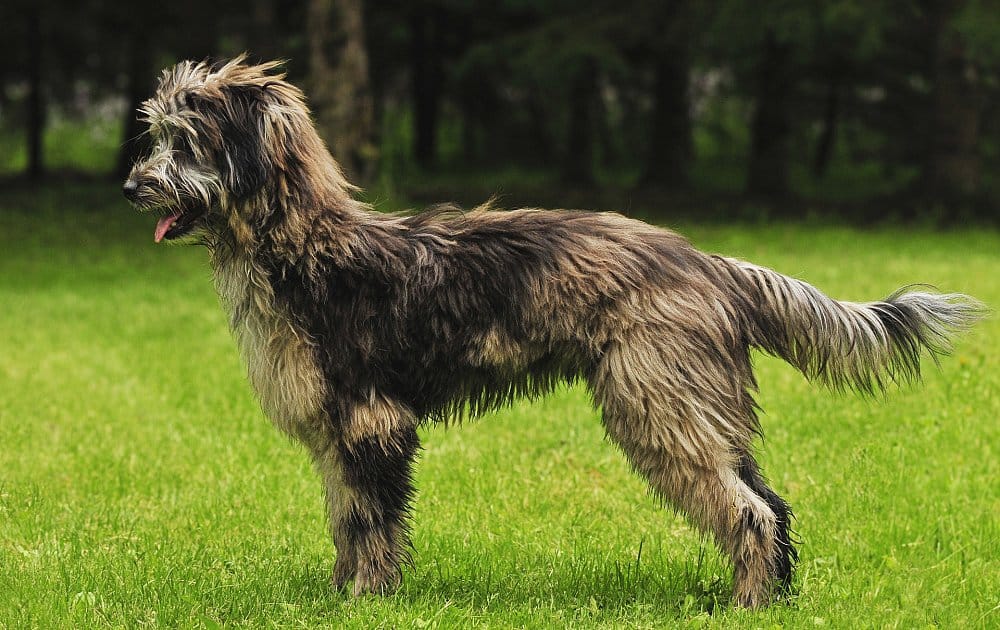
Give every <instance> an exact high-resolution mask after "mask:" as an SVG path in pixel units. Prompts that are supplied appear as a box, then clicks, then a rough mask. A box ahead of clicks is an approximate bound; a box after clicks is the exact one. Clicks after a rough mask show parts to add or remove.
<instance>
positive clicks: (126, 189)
mask: <svg viewBox="0 0 1000 630" xmlns="http://www.w3.org/2000/svg"><path fill="white" fill-rule="evenodd" d="M138 190H139V182H137V181H135V180H134V179H127V180H125V184H124V185H123V186H122V194H124V195H125V198H126V199H128V200H129V201H135V199H136V197H138V196H139V195H138Z"/></svg>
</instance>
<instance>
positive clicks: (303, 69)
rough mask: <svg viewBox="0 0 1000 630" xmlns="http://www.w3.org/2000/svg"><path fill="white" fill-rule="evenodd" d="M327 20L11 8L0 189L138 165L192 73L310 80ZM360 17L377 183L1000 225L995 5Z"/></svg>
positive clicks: (785, 2)
mask: <svg viewBox="0 0 1000 630" xmlns="http://www.w3.org/2000/svg"><path fill="white" fill-rule="evenodd" d="M316 1H319V0H293V1H290V2H281V3H279V2H277V0H248V1H247V2H243V3H239V4H238V3H236V2H235V1H233V0H222V1H220V2H215V3H203V2H201V3H199V2H194V0H173V1H172V2H169V3H141V4H138V5H137V4H135V3H126V2H124V1H123V0H80V1H78V2H68V0H64V1H62V2H50V3H41V4H39V3H36V2H34V1H33V0H8V2H5V3H3V5H2V6H0V24H3V25H4V26H3V29H4V37H2V38H0V50H2V51H3V53H4V55H5V58H6V61H7V63H5V64H4V67H3V68H2V69H0V88H2V89H0V147H2V149H3V155H2V156H0V171H3V172H5V173H8V174H14V173H17V172H20V171H27V170H30V169H29V162H30V161H31V159H32V157H31V154H30V151H29V150H28V149H27V148H26V147H29V146H30V143H29V142H25V137H28V138H30V137H32V136H33V135H35V136H40V137H43V138H44V142H42V143H41V150H40V153H41V155H40V157H38V160H40V162H41V166H43V167H44V168H45V169H46V170H48V171H49V172H50V173H51V172H55V173H63V174H65V173H66V172H67V171H71V170H75V171H82V172H89V173H99V172H111V171H114V170H115V169H116V168H117V170H119V171H120V170H122V168H127V165H128V162H129V160H131V159H134V155H133V154H129V153H128V147H130V146H131V144H130V143H128V142H126V141H127V140H128V139H129V138H130V137H131V136H134V135H136V134H137V133H138V132H139V131H140V130H138V129H136V128H135V126H134V125H132V126H129V125H128V124H127V123H126V121H127V120H130V119H131V118H132V110H133V109H134V107H135V105H136V104H137V99H139V98H140V97H141V96H142V95H148V94H149V93H150V91H151V90H152V87H153V86H154V84H155V78H156V76H157V73H158V69H159V68H162V67H164V66H166V65H169V64H170V63H172V62H174V61H176V60H178V59H180V58H205V57H218V56H230V55H233V54H236V53H238V52H240V51H243V50H249V51H250V52H251V54H252V55H254V56H256V57H258V58H261V57H268V58H269V57H282V58H286V59H288V60H289V61H288V65H287V68H288V71H289V74H290V78H291V79H292V80H293V81H296V82H299V83H301V84H308V80H309V77H310V72H311V68H310V67H309V63H310V57H309V51H308V46H307V32H308V31H309V28H311V26H310V24H308V19H307V17H306V16H307V15H308V5H309V3H310V2H316ZM32 16H35V18H37V20H38V22H37V23H38V24H39V25H40V29H39V31H38V36H37V37H35V38H34V39H33V37H32V24H33V22H32V21H31V20H32V19H33V18H32ZM364 21H365V28H364V30H365V32H364V37H365V41H366V50H367V55H368V67H369V69H370V71H369V74H370V77H369V81H370V89H371V92H372V94H373V96H374V107H375V115H376V119H377V120H379V121H380V122H379V124H378V125H376V130H375V131H374V137H373V138H372V141H373V142H374V143H375V144H376V145H377V146H378V147H379V150H378V151H377V152H372V158H373V159H374V158H375V156H376V155H377V160H378V163H377V169H376V170H375V172H376V175H375V176H374V177H375V178H376V179H377V180H378V182H379V185H380V186H381V187H382V188H386V187H387V186H411V185H412V186H415V187H416V188H417V189H419V186H420V183H421V181H424V180H427V179H433V177H432V176H433V175H434V173H435V172H438V173H440V172H442V171H450V172H452V173H454V174H457V175H458V176H460V177H465V178H466V180H469V179H470V178H471V179H475V178H476V177H477V176H479V175H481V174H482V173H485V172H489V171H494V172H507V173H510V172H512V169H513V170H514V171H517V172H521V173H524V174H525V177H524V178H521V179H522V180H531V181H534V180H535V179H538V178H541V179H542V180H543V181H547V182H549V183H550V184H553V185H556V184H557V185H561V186H565V185H567V184H568V185H570V186H576V187H586V186H591V185H593V184H600V185H602V186H612V187H617V188H619V189H629V188H634V187H637V186H638V187H643V188H645V187H650V186H654V187H660V188H664V189H666V190H668V191H681V190H687V191H694V192H695V193H696V194H697V195H699V196H703V195H733V194H740V193H743V192H744V191H746V190H750V191H751V192H753V191H758V192H762V193H764V194H767V195H769V196H773V197H777V198H785V197H788V196H789V195H791V196H793V197H794V196H798V197H805V198H811V199H817V200H826V201H836V202H840V201H865V200H870V199H878V198H884V197H885V196H886V195H899V194H903V195H908V197H907V198H908V199H916V200H927V201H928V203H929V204H938V203H939V201H941V200H947V201H948V202H949V203H951V202H953V201H955V200H959V201H960V202H961V203H960V204H958V205H964V206H965V207H972V208H975V210H974V212H975V213H978V214H980V215H987V216H990V217H994V216H996V215H997V212H996V200H997V198H998V196H1000V183H998V181H997V178H996V176H995V175H994V173H996V172H997V170H998V169H997V166H1000V126H998V124H997V122H996V121H997V120H998V117H997V115H996V114H997V112H998V103H1000V99H998V95H1000V3H998V1H997V0H873V1H864V0H826V1H821V0H806V1H802V2H793V1H791V0H755V1H753V2H735V1H732V0H707V1H705V2H695V1H694V0H675V1H672V2H654V1H652V0H650V1H638V0H636V1H631V2H629V1H616V2H612V1H610V0H588V1H586V2H569V1H568V0H540V1H537V2H536V1H532V2H529V1H527V0H502V1H498V2H491V3H485V2H476V1H473V0H417V1H413V2H409V1H407V2H403V1H402V0H385V1H383V2H366V3H364ZM313 26H314V25H313ZM33 60H34V61H35V62H37V64H36V65H37V68H38V72H37V73H35V75H33V73H32V68H33V67H36V66H33ZM677 77H680V79H679V80H678V79H677ZM671 81H673V82H672V83H671ZM34 86H37V94H38V95H39V96H40V97H41V98H40V99H37V100H32V98H31V95H32V94H33V89H34ZM32 107H34V108H36V109H39V110H41V115H39V112H35V114H34V115H33V114H32V112H31V109H32ZM320 113H322V112H320ZM119 151H120V152H121V155H120V156H119V155H117V154H118V152H119ZM116 164H117V166H116ZM477 174H478V175H477ZM760 178H763V180H761V179H760ZM439 179H440V178H439ZM764 180H766V181H764ZM519 181H520V180H519ZM517 184H518V182H513V183H512V184H511V185H515V186H516V185H517ZM417 196H419V194H417Z"/></svg>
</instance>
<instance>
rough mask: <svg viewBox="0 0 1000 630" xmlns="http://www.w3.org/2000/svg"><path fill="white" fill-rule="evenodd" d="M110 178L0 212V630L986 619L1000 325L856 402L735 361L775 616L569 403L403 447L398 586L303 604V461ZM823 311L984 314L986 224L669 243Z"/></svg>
mask: <svg viewBox="0 0 1000 630" xmlns="http://www.w3.org/2000/svg"><path fill="white" fill-rule="evenodd" d="M114 188H115V187H114V186H113V185H110V184H109V185H108V187H107V191H102V190H95V189H93V188H71V189H68V190H48V191H45V192H42V193H38V194H28V193H21V194H18V195H13V194H8V195H6V196H4V197H3V198H0V252H2V254H0V305H2V308H0V330H2V331H3V335H2V336H0V626H6V627H10V628H22V627H32V626H34V627H92V626H95V625H97V626H106V625H108V626H128V627H134V626H141V625H153V626H184V627H216V626H220V625H221V626H230V625H232V626H250V627H260V626H285V625H294V626H300V625H301V626H313V625H328V626H340V625H344V626H347V627H357V628H371V627H400V628H406V627H431V626H441V627H470V626H493V627H507V626H522V627H538V626H553V627H564V626H577V627H592V626H597V627H601V626H603V627H622V626H625V627H650V626H668V627H670V626H683V627H725V628H728V627H746V628H758V627H760V628H772V627H801V626H810V627H811V626H816V625H827V626H831V627H845V628H846V627H851V628H854V627H900V628H914V627H928V626H939V627H945V628H950V627H971V628H975V627H987V626H993V627H996V626H997V625H998V624H1000V578H998V576H1000V525H998V515H1000V483H998V481H997V479H998V478H1000V465H998V456H1000V453H998V446H997V445H998V444H1000V429H998V422H997V418H998V417H1000V358H998V357H1000V335H998V332H1000V322H998V321H997V320H996V319H994V320H990V321H987V322H985V323H983V324H982V325H981V326H980V327H979V328H977V329H976V330H975V331H974V332H973V333H971V334H970V335H968V336H967V337H966V338H964V339H963V340H962V341H961V343H960V345H959V346H958V349H957V352H956V354H955V356H954V357H951V358H948V359H945V360H944V361H943V362H942V366H941V368H940V369H937V368H935V367H934V366H933V364H931V363H929V362H928V364H927V365H926V368H927V369H926V383H925V384H924V385H923V386H922V387H919V388H913V389H907V390H905V391H901V392H896V391H894V392H891V393H890V394H889V395H888V396H886V397H885V399H879V400H874V401H866V400H862V399H859V398H856V397H852V396H837V395H833V394H830V393H828V392H825V391H823V390H822V389H820V388H819V387H814V386H810V385H809V384H807V383H805V382H804V381H803V379H802V378H801V377H800V376H799V375H798V374H797V373H796V372H794V371H793V370H792V369H791V368H789V367H788V366H786V365H784V364H782V363H779V362H777V361H775V360H772V359H768V358H763V357H762V358H760V360H759V361H758V365H759V375H760V382H761V394H760V402H761V404H762V405H763V407H764V409H765V410H766V412H767V413H766V415H764V417H763V425H764V430H765V434H766V436H767V440H766V442H765V443H764V444H763V446H762V449H761V461H762V465H763V467H764V470H765V471H766V472H767V474H768V475H769V476H770V477H771V479H772V480H773V482H774V485H775V487H776V488H778V490H779V492H781V493H782V494H783V495H785V496H786V497H787V498H788V499H789V501H790V502H791V503H792V505H793V506H794V507H795V510H796V514H797V516H798V529H799V531H800V534H801V537H802V538H803V540H804V544H803V545H802V548H801V553H802V560H801V565H800V568H799V573H798V578H797V581H796V585H797V587H798V590H799V594H798V596H797V597H795V598H794V599H793V600H792V601H791V602H790V603H788V604H783V605H778V606H774V607H772V608H771V609H769V610H765V611H758V612H747V611H733V610H731V609H729V608H728V605H727V597H728V591H729V588H730V577H729V569H728V568H727V567H726V566H725V564H724V563H723V562H722V560H721V559H720V557H719V555H718V554H717V552H716V551H715V549H714V547H713V546H712V545H711V544H708V543H704V542H703V541H701V540H700V538H699V536H698V535H697V534H695V533H694V532H693V531H692V530H691V529H690V528H689V527H687V526H686V525H685V523H684V522H683V520H682V519H681V518H679V517H678V516H676V515H675V514H673V513H672V512H671V511H669V510H664V509H661V508H659V507H657V505H656V504H655V502H654V501H653V500H652V499H651V498H650V497H649V496H647V494H646V491H645V488H644V486H643V484H642V483H641V482H640V481H639V480H638V479H636V478H635V477H633V476H632V475H631V474H630V473H629V471H628V469H627V466H626V464H625V462H624V460H623V458H622V457H621V455H620V454H619V453H617V452H616V451H615V450H614V448H612V447H611V446H610V445H609V444H608V443H607V442H605V441H604V439H603V435H602V430H601V427H600V423H599V420H598V417H597V414H596V413H595V412H594V411H593V410H592V409H591V407H590V404H589V402H588V400H587V398H586V395H585V392H584V391H582V390H581V389H579V388H574V389H569V390H562V391H559V392H558V393H556V394H555V395H553V396H551V397H549V398H547V399H545V400H543V401H540V402H537V403H535V404H527V403H523V404H517V405H515V406H514V407H513V408H511V409H510V410H508V411H504V412H502V413H499V414H497V415H495V416H490V417H487V418H483V419H482V420H480V421H477V422H475V423H469V424H468V425H466V426H462V427H457V428H452V429H449V430H445V429H443V428H437V427H432V428H427V429H424V430H423V431H422V435H423V438H424V444H425V447H426V449H425V451H424V453H423V456H422V458H421V462H420V465H419V472H418V478H419V479H418V483H419V488H420V495H419V499H418V501H417V508H416V519H415V527H414V548H415V549H414V558H415V561H416V564H415V567H414V568H412V569H408V570H407V571H406V573H405V583H404V586H403V588H402V589H401V591H400V592H399V593H398V594H396V595H394V596H392V597H387V598H384V599H377V598H364V599H360V600H351V599H349V598H346V597H345V596H343V595H340V594H335V593H332V592H331V591H330V590H329V589H328V575H329V570H330V568H331V567H332V561H333V549H332V546H331V544H330V542H329V540H328V539H327V535H326V531H325V530H326V526H325V523H324V517H323V509H322V503H321V491H320V486H319V482H318V480H317V479H316V477H315V475H314V474H313V472H312V470H311V469H310V466H309V463H308V461H307V457H306V455H305V453H304V452H303V451H302V449H301V448H300V447H298V446H296V445H293V444H291V443H290V442H289V441H288V440H286V439H285V438H283V437H282V436H281V435H279V434H278V432H277V431H275V430H274V429H273V428H272V427H271V426H270V425H269V423H268V422H267V421H266V420H265V419H264V417H263V416H262V414H261V412H260V411H259V409H258V407H257V405H256V403H255V402H254V400H253V398H252V396H251V393H250V390H249V388H248V386H247V384H246V382H245V379H244V376H243V367H242V366H241V364H240V360H239V358H238V355H237V352H236V349H235V346H234V344H233V343H232V341H231V340H230V338H229V334H228V332H227V330H226V325H225V321H224V317H223V314H222V311H221V309H220V308H219V307H218V304H217V301H216V297H215V295H214V294H213V292H212V288H211V285H210V282H209V271H208V268H207V264H206V260H205V254H204V252H203V251H202V250H200V249H197V248H171V247H162V246H160V247H155V246H153V244H152V227H153V226H152V224H151V222H150V220H149V218H148V217H139V216H136V215H134V214H133V213H132V212H131V211H130V210H129V209H128V208H127V207H126V206H125V204H124V202H120V201H119V200H118V199H117V193H116V191H115V190H114ZM682 231H684V232H686V233H687V234H688V235H689V236H691V238H692V239H693V240H694V242H695V243H696V244H698V245H699V246H701V247H702V248H705V249H709V250H714V251H720V252H724V253H726V254H730V255H736V256H742V257H746V258H749V259H752V260H754V261H756V262H758V263H761V264H765V265H769V266H772V267H775V268H777V269H779V270H781V271H783V272H785V273H789V274H792V275H796V276H798V277H801V278H803V279H806V280H808V281H810V282H812V283H814V284H816V285H817V286H819V287H820V288H822V289H824V290H826V291H827V292H829V293H832V294H834V295H836V296H838V297H841V298H845V299H855V300H867V299H874V298H878V297H881V296H883V295H885V294H886V293H888V292H889V291H891V290H893V289H895V288H896V287H897V286H899V285H903V284H907V283H910V282H915V281H922V282H929V283H933V284H935V285H938V286H940V287H942V288H945V289H948V290H959V291H966V292H968V293H971V294H973V295H975V296H977V297H979V298H980V299H982V300H984V301H986V302H987V303H989V304H993V305H996V304H1000V282H998V280H997V279H998V278H1000V235H998V234H997V233H995V232H989V231H983V230H975V231H974V230H956V231H950V232H947V233H934V232H930V231H901V230H890V229H879V230H875V231H859V230H855V229H847V228H840V227H817V226H813V227H806V226H800V225H770V226H735V227H705V226H700V227H699V226H687V227H682Z"/></svg>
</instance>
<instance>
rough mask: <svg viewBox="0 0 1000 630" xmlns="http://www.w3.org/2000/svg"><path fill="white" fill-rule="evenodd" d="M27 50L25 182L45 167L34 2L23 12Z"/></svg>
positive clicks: (38, 16) (39, 26)
mask: <svg viewBox="0 0 1000 630" xmlns="http://www.w3.org/2000/svg"><path fill="white" fill-rule="evenodd" d="M27 20H28V29H27V34H28V38H27V47H28V99H27V100H28V102H27V107H28V112H27V114H28V115H27V123H28V124H27V134H28V136H27V142H28V168H27V173H26V174H27V176H28V179H31V180H38V179H41V177H42V175H43V173H44V170H45V166H44V159H43V156H42V140H43V137H42V135H43V133H44V132H45V95H44V94H43V93H42V90H43V89H44V88H43V86H42V52H43V51H42V49H43V42H42V16H41V9H40V8H39V5H38V4H36V3H30V4H29V6H28V13H27Z"/></svg>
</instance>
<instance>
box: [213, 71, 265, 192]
mask: <svg viewBox="0 0 1000 630" xmlns="http://www.w3.org/2000/svg"><path fill="white" fill-rule="evenodd" d="M226 93H227V99H226V105H227V107H225V108H224V110H223V111H222V116H221V119H220V123H221V124H220V126H219V127H220V128H219V131H220V132H221V133H222V138H223V146H222V151H221V154H220V155H219V159H218V162H219V170H220V172H221V174H222V178H223V181H224V182H225V183H226V187H227V188H228V189H229V191H230V193H231V194H232V195H233V196H234V197H235V198H236V199H245V198H247V197H249V196H250V195H252V194H254V193H255V192H257V191H258V190H260V188H261V187H262V186H263V185H264V183H265V182H266V181H267V178H268V171H269V170H270V164H269V163H268V161H267V153H266V152H265V151H264V147H263V144H262V143H263V141H264V140H263V138H262V137H261V116H263V102H262V101H261V96H262V94H261V89H260V87H258V86H255V85H236V86H230V87H227V88H226Z"/></svg>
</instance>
